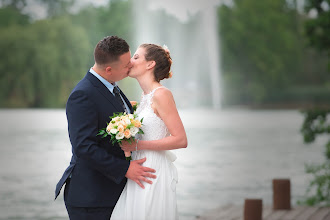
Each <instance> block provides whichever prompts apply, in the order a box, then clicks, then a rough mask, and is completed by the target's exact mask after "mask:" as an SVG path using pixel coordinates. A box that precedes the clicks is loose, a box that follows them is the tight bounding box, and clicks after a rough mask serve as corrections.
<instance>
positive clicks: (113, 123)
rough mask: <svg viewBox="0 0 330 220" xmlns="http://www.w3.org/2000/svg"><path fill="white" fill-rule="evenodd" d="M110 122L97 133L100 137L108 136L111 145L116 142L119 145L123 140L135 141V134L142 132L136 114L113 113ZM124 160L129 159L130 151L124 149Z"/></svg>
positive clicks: (140, 122) (140, 121)
mask: <svg viewBox="0 0 330 220" xmlns="http://www.w3.org/2000/svg"><path fill="white" fill-rule="evenodd" d="M110 119H111V120H110V122H109V123H107V127H106V128H102V129H101V130H100V131H99V133H98V134H97V135H101V136H102V138H105V137H107V136H110V141H111V143H112V144H113V145H115V144H116V143H118V144H119V145H121V144H122V143H123V141H127V142H128V143H130V144H131V143H133V142H135V135H136V134H143V130H142V129H141V127H142V121H143V118H142V119H141V120H138V119H137V115H136V114H126V113H114V114H113V116H112V117H110ZM124 153H125V157H126V160H131V159H132V157H131V151H124Z"/></svg>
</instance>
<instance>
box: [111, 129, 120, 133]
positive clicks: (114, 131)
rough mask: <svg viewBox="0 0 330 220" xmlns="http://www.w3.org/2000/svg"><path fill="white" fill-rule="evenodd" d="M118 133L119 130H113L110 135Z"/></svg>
mask: <svg viewBox="0 0 330 220" xmlns="http://www.w3.org/2000/svg"><path fill="white" fill-rule="evenodd" d="M117 131H118V130H117V129H115V128H113V129H111V130H110V133H111V134H116V133H117Z"/></svg>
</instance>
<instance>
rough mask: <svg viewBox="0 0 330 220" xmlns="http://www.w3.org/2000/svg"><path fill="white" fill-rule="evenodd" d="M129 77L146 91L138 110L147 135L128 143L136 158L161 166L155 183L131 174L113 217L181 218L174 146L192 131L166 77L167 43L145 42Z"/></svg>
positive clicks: (182, 143) (133, 219) (179, 145)
mask: <svg viewBox="0 0 330 220" xmlns="http://www.w3.org/2000/svg"><path fill="white" fill-rule="evenodd" d="M131 62H132V65H133V67H132V69H131V70H130V73H129V76H130V77H132V78H135V79H137V81H138V82H139V84H140V86H141V88H142V90H143V93H142V98H141V102H140V105H139V106H138V108H137V110H136V113H137V114H138V117H139V119H141V118H143V131H144V134H143V135H141V136H138V137H137V141H136V142H134V143H132V144H129V143H128V142H126V141H125V142H123V144H122V145H121V148H122V149H123V150H124V151H133V155H132V157H133V159H134V160H137V159H141V158H145V157H146V158H147V160H146V162H145V163H144V164H143V165H144V166H147V167H151V168H153V169H155V170H156V173H155V175H156V176H157V177H156V179H153V183H152V184H147V185H145V186H144V185H143V184H142V183H141V182H139V181H136V182H134V181H132V180H130V179H128V181H127V184H126V186H125V188H124V190H123V192H122V194H121V196H120V198H119V200H118V202H117V204H116V206H115V208H114V211H113V213H112V216H111V220H117V219H118V220H119V219H120V220H122V219H126V220H127V219H131V220H146V219H150V220H155V219H157V220H159V219H164V220H171V219H178V212H177V205H176V183H177V181H178V174H177V170H176V167H175V166H174V164H173V161H174V160H175V159H176V157H175V155H174V154H173V153H171V152H170V151H169V150H173V149H178V148H185V147H187V136H186V133H185V130H184V127H183V124H182V121H181V119H180V116H179V114H178V111H177V108H176V105H175V102H174V98H173V95H172V93H171V91H170V90H168V89H167V88H165V87H164V86H162V85H161V84H160V81H161V80H163V79H166V78H170V77H171V76H172V72H171V71H170V69H171V64H172V59H171V56H170V51H169V50H168V49H167V48H166V47H164V48H163V47H161V46H158V45H155V44H142V45H140V46H139V47H138V49H137V51H136V52H135V54H134V56H133V57H132V59H131Z"/></svg>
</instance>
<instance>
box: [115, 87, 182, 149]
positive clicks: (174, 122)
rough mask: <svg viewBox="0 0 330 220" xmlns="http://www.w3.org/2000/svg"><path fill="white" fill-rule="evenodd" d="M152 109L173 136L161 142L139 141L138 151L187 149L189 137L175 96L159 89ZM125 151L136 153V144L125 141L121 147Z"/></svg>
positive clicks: (155, 94) (154, 97)
mask: <svg viewBox="0 0 330 220" xmlns="http://www.w3.org/2000/svg"><path fill="white" fill-rule="evenodd" d="M152 108H153V109H154V111H155V113H156V114H157V115H158V116H159V117H160V118H161V119H162V120H163V121H164V123H165V125H166V127H167V129H168V130H169V132H170V134H171V136H168V137H165V138H163V139H160V140H153V141H143V140H141V141H139V142H138V144H137V149H138V150H173V149H178V148H185V147H187V144H188V142H187V136H186V132H185V130H184V127H183V124H182V121H181V118H180V116H179V113H178V110H177V108H176V105H175V102H174V98H173V95H172V93H171V91H170V90H168V89H158V90H157V91H155V93H154V96H153V103H152ZM121 147H122V149H123V150H125V151H127V150H128V151H135V149H136V142H135V143H132V144H129V143H128V142H126V141H124V142H123V144H122V145H121Z"/></svg>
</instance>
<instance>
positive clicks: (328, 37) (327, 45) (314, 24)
mask: <svg viewBox="0 0 330 220" xmlns="http://www.w3.org/2000/svg"><path fill="white" fill-rule="evenodd" d="M326 4H327V5H328V6H330V0H317V1H316V0H306V1H305V10H306V11H307V12H311V11H312V10H314V13H316V15H315V16H314V17H310V18H309V19H308V20H307V21H306V22H305V31H306V35H307V36H308V39H309V44H310V45H311V46H313V47H315V48H317V49H319V50H320V51H325V52H326V53H327V54H328V56H330V28H329V27H330V10H329V9H326V7H324V6H323V5H326Z"/></svg>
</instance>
